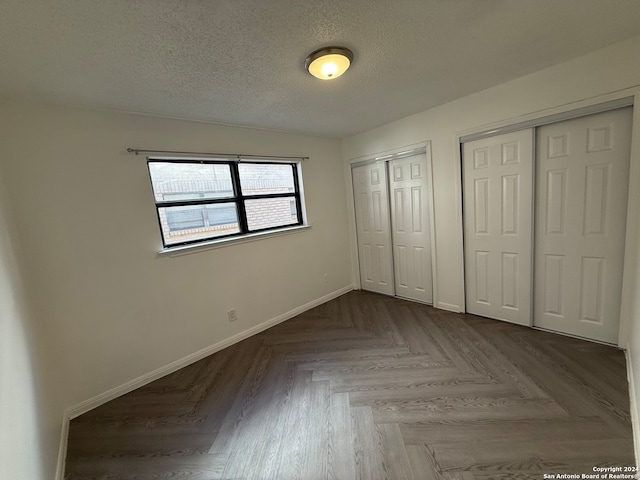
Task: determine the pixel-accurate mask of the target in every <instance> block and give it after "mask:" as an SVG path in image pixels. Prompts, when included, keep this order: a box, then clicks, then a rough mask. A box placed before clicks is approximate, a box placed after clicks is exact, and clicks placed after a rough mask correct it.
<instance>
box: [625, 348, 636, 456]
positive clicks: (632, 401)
mask: <svg viewBox="0 0 640 480" xmlns="http://www.w3.org/2000/svg"><path fill="white" fill-rule="evenodd" d="M629 347H630V345H629V344H628V343H627V346H626V349H625V351H624V356H625V357H626V359H627V380H628V382H629V409H630V410H631V428H632V430H633V450H634V452H635V457H636V466H640V424H638V421H639V420H640V418H638V416H639V415H638V413H639V412H638V402H637V400H636V398H637V397H636V386H635V382H634V380H633V378H634V377H633V361H632V360H631V355H632V354H631V349H630V348H629Z"/></svg>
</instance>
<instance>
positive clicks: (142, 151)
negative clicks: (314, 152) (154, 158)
mask: <svg viewBox="0 0 640 480" xmlns="http://www.w3.org/2000/svg"><path fill="white" fill-rule="evenodd" d="M127 152H129V153H133V154H135V155H140V154H147V153H151V154H163V155H192V156H207V157H219V158H235V159H238V160H240V159H243V158H247V159H257V160H258V159H262V160H309V157H277V156H273V155H242V154H232V155H231V154H228V153H211V152H180V151H176V150H146V149H143V148H131V147H129V148H127Z"/></svg>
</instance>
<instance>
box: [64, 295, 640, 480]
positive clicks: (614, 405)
mask: <svg viewBox="0 0 640 480" xmlns="http://www.w3.org/2000/svg"><path fill="white" fill-rule="evenodd" d="M632 464H633V441H632V433H631V425H630V418H629V404H628V387H627V381H626V371H625V361H624V355H623V353H622V352H621V351H619V350H617V349H614V348H611V347H606V346H603V345H598V344H594V343H589V342H585V341H581V340H576V339H572V338H567V337H563V336H558V335H553V334H550V333H545V332H540V331H535V330H531V329H528V328H523V327H518V326H515V325H511V324H508V323H504V322H497V321H493V320H488V319H483V318H478V317H475V316H472V315H461V314H454V313H449V312H444V311H442V310H436V309H433V308H431V307H428V306H424V305H420V304H416V303H412V302H407V301H402V300H399V299H395V298H390V297H385V296H380V295H376V294H371V293H367V292H351V293H348V294H346V295H343V296H341V297H340V298H338V299H335V300H333V301H330V302H328V303H326V304H324V305H321V306H319V307H317V308H314V309H313V310H310V311H308V312H306V313H304V314H302V315H299V316H298V317H295V318H293V319H291V320H289V321H287V322H284V323H282V324H280V325H278V326H276V327H273V328H271V329H269V330H267V331H265V332H263V333H261V334H259V335H256V336H254V337H251V338H249V339H247V340H244V341H242V342H240V343H238V344H236V345H234V346H232V347H229V348H227V349H225V350H223V351H221V352H219V353H216V354H214V355H211V356H210V357H207V358H205V359H203V360H201V361H199V362H197V363H195V364H193V365H190V366H189V367H186V368H183V369H181V370H179V371H177V372H176V373H173V374H171V375H168V376H166V377H164V378H162V379H160V380H158V381H155V382H153V383H151V384H149V385H147V386H145V387H143V388H140V389H138V390H135V391H133V392H131V393H130V394H128V395H125V396H123V397H120V398H118V399H116V400H114V401H111V402H109V403H108V404H105V405H103V406H101V407H99V408H97V409H95V410H93V411H91V412H89V413H87V414H85V415H82V416H81V417H79V418H77V419H74V420H73V421H72V422H71V426H70V437H69V448H68V457H67V471H66V479H68V480H86V479H144V480H146V479H174V478H176V479H178V478H179V479H187V478H188V479H199V480H200V479H201V480H205V479H206V480H212V479H227V480H231V479H234V480H236V479H246V480H249V479H259V480H263V479H264V480H267V479H274V480H289V479H304V480H315V479H318V480H320V479H338V480H350V479H363V480H377V479H415V480H431V479H445V480H454V479H456V480H457V479H461V480H462V479H464V480H469V479H478V480H480V479H482V480H485V479H486V480H489V479H491V480H493V479H523V480H528V479H536V480H538V479H542V478H543V474H544V473H552V474H558V473H583V472H584V473H592V471H593V470H592V469H593V466H594V465H601V466H624V465H632Z"/></svg>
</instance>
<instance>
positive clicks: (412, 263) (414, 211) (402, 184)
mask: <svg viewBox="0 0 640 480" xmlns="http://www.w3.org/2000/svg"><path fill="white" fill-rule="evenodd" d="M426 174H427V156H426V155H425V154H424V153H422V154H419V155H413V156H411V157H407V158H401V159H397V160H392V161H390V162H389V177H390V178H389V190H390V195H391V226H392V234H391V238H392V242H393V264H394V272H395V287H396V295H398V296H399V297H404V298H410V299H413V300H419V301H421V302H427V303H433V280H432V274H431V233H430V228H429V225H430V220H429V203H428V201H429V196H428V195H427V178H426Z"/></svg>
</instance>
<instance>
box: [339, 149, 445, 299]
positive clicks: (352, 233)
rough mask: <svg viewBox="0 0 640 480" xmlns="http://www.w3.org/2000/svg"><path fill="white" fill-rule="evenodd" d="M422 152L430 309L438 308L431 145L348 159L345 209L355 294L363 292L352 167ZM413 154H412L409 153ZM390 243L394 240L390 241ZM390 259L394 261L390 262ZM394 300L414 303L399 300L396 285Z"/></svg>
mask: <svg viewBox="0 0 640 480" xmlns="http://www.w3.org/2000/svg"><path fill="white" fill-rule="evenodd" d="M422 149H424V154H425V156H426V166H427V171H426V174H427V190H428V191H427V194H428V200H429V209H428V212H429V230H430V232H429V235H430V237H431V281H432V290H433V291H432V297H433V306H434V307H435V306H436V305H437V301H438V284H437V278H438V273H437V272H438V266H437V261H436V258H437V256H436V249H437V246H436V226H435V208H434V193H433V161H432V157H431V141H430V140H425V141H423V142H418V143H412V144H409V145H405V146H402V147H398V148H392V149H389V150H383V151H380V152H375V153H371V154H368V155H363V156H361V157H356V158H352V159H349V160H348V161H347V162H346V163H345V167H344V168H345V187H346V188H347V192H348V195H347V207H348V210H349V212H348V214H349V238H350V243H351V258H352V262H351V264H352V265H353V269H352V273H351V274H352V278H353V279H354V282H353V283H354V286H355V288H356V289H357V290H362V284H361V281H360V267H361V266H360V257H359V255H358V235H357V231H356V208H355V200H354V196H353V175H352V170H353V168H355V167H361V166H364V165H368V164H372V163H383V162H384V163H388V162H389V161H390V160H394V159H396V158H405V157H408V156H410V155H416V154H420V153H422V152H420V150H422ZM412 152H415V153H412ZM388 188H389V184H388V181H387V189H388ZM389 228H391V222H389ZM392 243H393V239H392ZM392 259H393V258H392ZM393 296H394V297H396V298H402V299H403V300H407V301H410V302H411V301H417V300H411V299H405V298H403V297H398V296H397V295H396V291H395V282H394V294H393Z"/></svg>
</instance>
